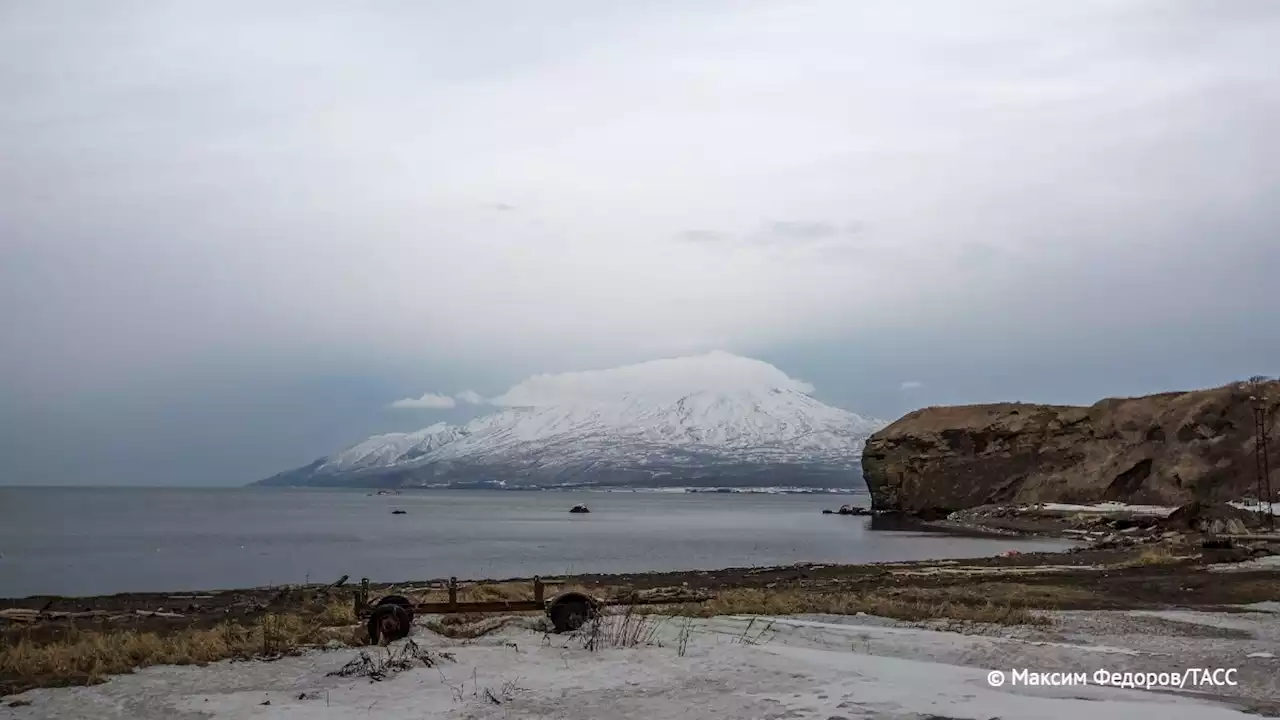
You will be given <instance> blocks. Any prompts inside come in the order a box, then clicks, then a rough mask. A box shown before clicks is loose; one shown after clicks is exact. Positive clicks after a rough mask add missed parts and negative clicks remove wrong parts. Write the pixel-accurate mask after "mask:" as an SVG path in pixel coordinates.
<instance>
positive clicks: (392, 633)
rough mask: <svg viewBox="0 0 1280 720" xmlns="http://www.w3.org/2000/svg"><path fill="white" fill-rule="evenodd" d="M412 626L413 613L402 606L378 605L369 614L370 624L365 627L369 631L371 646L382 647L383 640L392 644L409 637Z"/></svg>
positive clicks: (391, 604) (392, 604)
mask: <svg viewBox="0 0 1280 720" xmlns="http://www.w3.org/2000/svg"><path fill="white" fill-rule="evenodd" d="M412 625H413V614H412V613H410V612H409V611H408V610H406V609H405V608H404V607H403V606H402V605H398V604H394V603H386V604H380V605H378V606H377V607H375V608H374V609H373V612H371V613H369V622H368V624H367V625H366V626H365V627H366V628H367V629H368V631H369V644H370V645H380V644H381V640H386V641H387V642H392V641H393V640H399V639H400V638H403V637H408V636H409V628H410V626H412Z"/></svg>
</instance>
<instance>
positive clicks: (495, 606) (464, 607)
mask: <svg viewBox="0 0 1280 720" xmlns="http://www.w3.org/2000/svg"><path fill="white" fill-rule="evenodd" d="M542 609H543V604H542V603H540V602H537V601H535V600H505V601H504V600H489V601H485V602H460V603H448V602H433V603H418V604H417V605H414V606H413V612H414V614H415V615H416V614H422V615H437V614H438V615H444V614H448V613H469V612H474V613H485V612H525V611H528V610H542Z"/></svg>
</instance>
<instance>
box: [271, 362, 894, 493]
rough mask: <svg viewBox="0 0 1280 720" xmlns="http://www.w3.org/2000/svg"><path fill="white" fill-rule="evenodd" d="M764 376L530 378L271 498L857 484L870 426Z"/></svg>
mask: <svg viewBox="0 0 1280 720" xmlns="http://www.w3.org/2000/svg"><path fill="white" fill-rule="evenodd" d="M812 389H813V388H812V387H811V386H809V385H808V384H807V383H804V382H801V381H798V380H795V379H793V378H790V377H788V376H787V375H786V374H785V373H783V372H782V371H781V370H778V369H777V368H775V367H773V366H772V365H769V364H768V363H764V362H761V361H759V360H752V359H750V358H744V357H739V356H736V355H732V354H729V353H724V352H714V353H710V354H707V355H700V356H695V357H686V358H672V359H665V360H655V361H651V362H645V363H640V364H637V365H628V366H624V367H619V368H614V369H611V370H595V371H589V372H578V373H563V374H559V375H540V376H536V377H533V378H530V379H528V380H526V381H524V382H522V383H520V384H519V385H516V386H515V387H513V388H511V389H510V390H509V391H507V393H505V394H504V395H501V396H499V397H497V398H493V399H492V400H490V401H487V402H490V403H492V404H494V405H498V406H501V407H502V408H503V409H501V410H499V411H497V412H495V413H493V414H491V415H486V416H484V417H480V418H477V419H475V420H473V421H471V422H469V423H466V424H463V425H448V424H445V423H437V424H435V425H431V426H429V427H426V428H423V429H421V430H418V431H416V432H411V433H390V434H386V435H377V436H374V437H371V438H369V439H367V440H365V441H363V442H360V443H357V444H355V445H353V446H351V447H349V448H347V449H345V450H342V451H341V452H338V453H335V454H333V455H330V456H328V457H324V458H320V459H319V460H317V461H315V462H314V463H312V464H310V465H307V466H305V467H302V468H298V469H296V470H291V471H288V472H284V473H281V474H279V475H276V476H274V477H271V478H268V479H267V480H264V481H262V483H263V484H271V485H359V486H379V487H387V486H466V485H477V484H494V485H505V486H508V487H511V486H560V485H630V486H643V487H658V486H681V485H688V486H709V485H714V486H741V487H747V486H762V485H763V486H801V487H845V486H852V485H860V484H861V473H860V469H859V462H860V458H861V455H862V448H863V445H864V444H865V442H866V439H867V436H869V435H870V434H871V433H872V432H874V431H876V430H878V429H880V428H881V427H883V426H884V423H883V422H881V421H878V420H872V419H867V418H864V417H861V416H859V415H855V414H853V413H851V412H848V411H845V410H841V409H838V408H834V407H831V406H829V405H824V404H822V403H821V402H818V401H817V400H815V399H813V398H812V397H810V396H809V394H808V393H809V392H811V391H812Z"/></svg>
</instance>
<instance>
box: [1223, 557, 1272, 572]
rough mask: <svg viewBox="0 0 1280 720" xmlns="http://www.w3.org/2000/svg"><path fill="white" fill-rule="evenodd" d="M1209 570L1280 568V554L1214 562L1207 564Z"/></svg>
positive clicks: (1228, 570) (1241, 570)
mask: <svg viewBox="0 0 1280 720" xmlns="http://www.w3.org/2000/svg"><path fill="white" fill-rule="evenodd" d="M1206 567H1207V569H1208V570H1209V572H1228V573H1229V572H1250V571H1257V570H1280V555H1267V556H1266V557H1260V558H1254V559H1252V560H1245V561H1244V562H1238V563H1214V564H1213V565H1208V566H1206Z"/></svg>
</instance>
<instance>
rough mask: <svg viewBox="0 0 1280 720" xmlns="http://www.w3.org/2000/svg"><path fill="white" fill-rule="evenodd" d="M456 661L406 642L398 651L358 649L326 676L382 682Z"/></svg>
mask: <svg viewBox="0 0 1280 720" xmlns="http://www.w3.org/2000/svg"><path fill="white" fill-rule="evenodd" d="M446 660H447V661H449V662H457V659H456V658H455V657H454V655H453V653H447V652H438V651H431V650H428V649H426V648H424V647H422V646H421V645H419V644H417V643H415V642H414V641H413V640H406V641H405V643H404V644H403V645H401V646H400V647H398V648H395V649H391V648H388V649H387V650H386V652H385V653H384V652H378V651H376V650H375V651H374V652H372V653H370V652H369V651H368V650H361V651H360V654H359V655H356V656H355V657H354V658H352V659H351V660H350V661H348V662H347V664H346V665H343V666H342V667H340V668H338V669H337V670H334V671H333V672H331V673H328V674H327V676H328V677H344V678H345V677H367V678H369V681H370V682H379V681H381V680H385V679H386V678H387V677H388V676H389V675H391V674H392V673H397V672H401V671H403V670H410V669H412V668H415V667H417V666H418V664H419V663H421V664H422V666H423V667H429V668H431V667H435V666H437V665H439V664H440V663H441V662H442V661H446Z"/></svg>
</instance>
